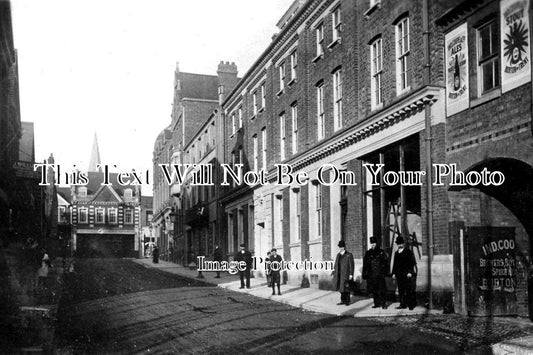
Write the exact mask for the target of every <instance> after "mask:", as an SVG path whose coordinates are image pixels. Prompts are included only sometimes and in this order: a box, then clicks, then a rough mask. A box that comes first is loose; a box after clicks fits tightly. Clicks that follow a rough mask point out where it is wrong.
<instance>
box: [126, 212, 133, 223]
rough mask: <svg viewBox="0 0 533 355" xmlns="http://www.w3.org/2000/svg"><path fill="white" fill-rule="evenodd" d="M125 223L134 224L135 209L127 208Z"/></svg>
mask: <svg viewBox="0 0 533 355" xmlns="http://www.w3.org/2000/svg"><path fill="white" fill-rule="evenodd" d="M124 223H126V224H133V211H132V210H130V209H127V210H126V211H124Z"/></svg>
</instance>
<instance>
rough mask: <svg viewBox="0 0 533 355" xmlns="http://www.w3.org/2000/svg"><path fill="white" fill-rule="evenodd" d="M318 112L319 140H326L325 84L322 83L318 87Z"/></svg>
mask: <svg viewBox="0 0 533 355" xmlns="http://www.w3.org/2000/svg"><path fill="white" fill-rule="evenodd" d="M316 105H317V108H316V112H317V136H318V139H319V140H320V139H322V138H324V131H325V122H324V83H323V82H321V83H319V84H318V85H317V87H316Z"/></svg>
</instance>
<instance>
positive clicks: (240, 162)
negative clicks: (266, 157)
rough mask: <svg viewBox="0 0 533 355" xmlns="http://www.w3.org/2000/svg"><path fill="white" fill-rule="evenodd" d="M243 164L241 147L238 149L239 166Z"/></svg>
mask: <svg viewBox="0 0 533 355" xmlns="http://www.w3.org/2000/svg"><path fill="white" fill-rule="evenodd" d="M243 163H244V157H243V151H242V147H239V164H243Z"/></svg>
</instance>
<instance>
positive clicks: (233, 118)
mask: <svg viewBox="0 0 533 355" xmlns="http://www.w3.org/2000/svg"><path fill="white" fill-rule="evenodd" d="M235 119H236V117H235V112H233V113H232V114H231V134H232V135H233V134H235V132H236V131H237V122H236V121H235Z"/></svg>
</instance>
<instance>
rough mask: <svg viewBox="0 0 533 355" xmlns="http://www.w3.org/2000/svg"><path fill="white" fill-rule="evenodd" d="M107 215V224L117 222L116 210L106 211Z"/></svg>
mask: <svg viewBox="0 0 533 355" xmlns="http://www.w3.org/2000/svg"><path fill="white" fill-rule="evenodd" d="M107 215H108V218H109V223H112V224H116V223H118V221H117V209H116V208H110V209H108V210H107Z"/></svg>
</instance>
